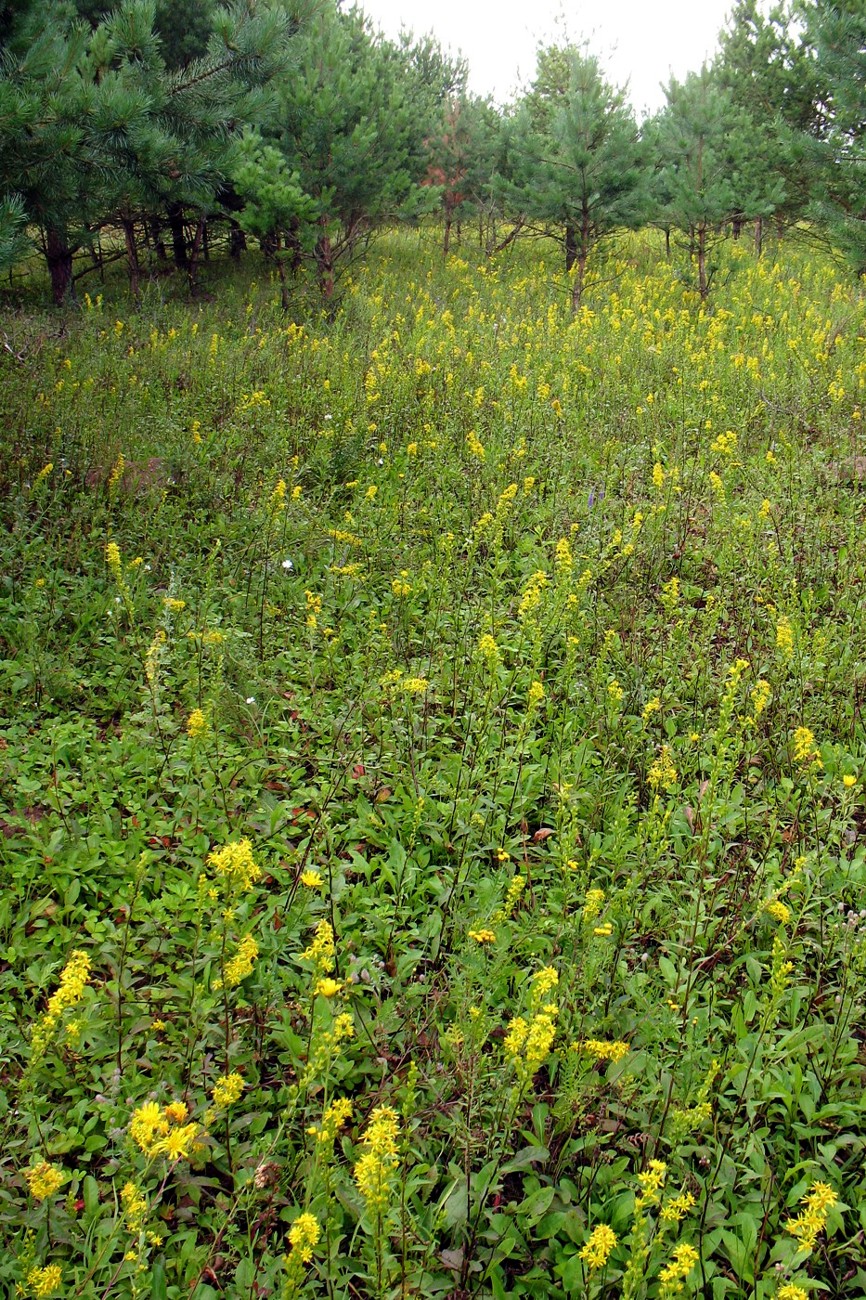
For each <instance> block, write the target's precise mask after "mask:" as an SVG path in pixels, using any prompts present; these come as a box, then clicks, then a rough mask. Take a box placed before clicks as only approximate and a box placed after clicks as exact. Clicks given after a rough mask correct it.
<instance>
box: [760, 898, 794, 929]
mask: <svg viewBox="0 0 866 1300" xmlns="http://www.w3.org/2000/svg"><path fill="white" fill-rule="evenodd" d="M764 911H765V912H766V913H767V915H768V916H772V918H773V920H774V921H778V922H779V924H780V925H787V924H788V922H789V921H790V919H791V909H790V907H788V906H786V904H785V903H782V902H780V901H779V899H778V898H768V899H767V900H766V902H765V903H764Z"/></svg>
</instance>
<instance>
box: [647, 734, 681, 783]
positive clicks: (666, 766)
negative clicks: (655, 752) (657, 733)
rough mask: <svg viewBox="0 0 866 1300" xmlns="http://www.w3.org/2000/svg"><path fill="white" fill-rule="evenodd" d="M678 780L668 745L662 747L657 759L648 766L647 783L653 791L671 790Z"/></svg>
mask: <svg viewBox="0 0 866 1300" xmlns="http://www.w3.org/2000/svg"><path fill="white" fill-rule="evenodd" d="M677 780H678V775H677V769H676V768H675V767H674V763H673V759H672V758H671V751H670V747H669V746H668V745H663V746H662V749H661V753H660V754H659V756H658V758H656V759H655V760H654V762H653V763H651V764H650V769H649V771H648V772H647V781H648V782H649V784H650V785H651V786H652V788H653V789H654V790H658V789H662V790H672V789H673V787H674V786H675V785H676V783H677Z"/></svg>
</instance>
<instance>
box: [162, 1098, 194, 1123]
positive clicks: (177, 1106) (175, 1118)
mask: <svg viewBox="0 0 866 1300" xmlns="http://www.w3.org/2000/svg"><path fill="white" fill-rule="evenodd" d="M188 1114H189V1110H188V1108H187V1105H186V1102H183V1101H170V1102H169V1103H168V1105H167V1106H166V1108H165V1118H166V1119H167V1120H168V1121H169V1122H170V1123H171V1124H182V1123H183V1121H184V1120H185V1119H186V1117H187V1115H188Z"/></svg>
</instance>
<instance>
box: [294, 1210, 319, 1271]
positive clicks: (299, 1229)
mask: <svg viewBox="0 0 866 1300" xmlns="http://www.w3.org/2000/svg"><path fill="white" fill-rule="evenodd" d="M321 1235H322V1229H321V1228H320V1227H319V1221H318V1219H317V1218H316V1216H315V1215H314V1214H309V1213H304V1214H299V1215H298V1217H297V1218H296V1219H295V1221H294V1223H293V1224H292V1226H291V1228H289V1246H290V1247H291V1251H292V1254H293V1255H296V1256H297V1258H298V1259H299V1260H300V1261H301V1263H302V1264H309V1262H310V1260H311V1259H312V1258H313V1251H314V1249H315V1248H316V1246H317V1245H318V1243H319V1238H320V1237H321Z"/></svg>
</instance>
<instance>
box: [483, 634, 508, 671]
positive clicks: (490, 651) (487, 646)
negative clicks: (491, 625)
mask: <svg viewBox="0 0 866 1300" xmlns="http://www.w3.org/2000/svg"><path fill="white" fill-rule="evenodd" d="M478 654H479V656H480V657H481V658H482V659H483V660H484V662H485V663H486V664H487V667H488V668H489V669H490V670H491V671H492V670H493V669H494V668H498V667H499V665H500V664H501V662H502V656H501V654H500V653H499V646H498V645H497V644H496V641H495V640H494V638H493V637H492V636H491V635H490V633H489V632H485V634H484V635H483V636H482V637H479V639H478Z"/></svg>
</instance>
